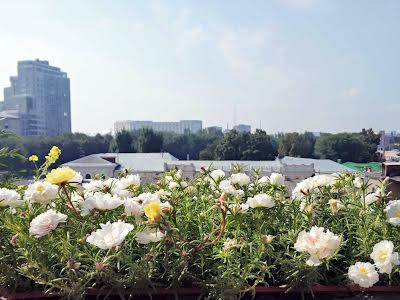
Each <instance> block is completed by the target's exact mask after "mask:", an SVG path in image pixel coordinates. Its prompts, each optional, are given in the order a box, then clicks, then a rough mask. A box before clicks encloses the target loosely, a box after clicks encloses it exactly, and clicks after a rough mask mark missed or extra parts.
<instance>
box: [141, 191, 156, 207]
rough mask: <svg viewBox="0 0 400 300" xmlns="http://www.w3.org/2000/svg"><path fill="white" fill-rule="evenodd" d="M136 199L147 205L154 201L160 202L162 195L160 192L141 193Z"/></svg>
mask: <svg viewBox="0 0 400 300" xmlns="http://www.w3.org/2000/svg"><path fill="white" fill-rule="evenodd" d="M135 200H137V201H138V202H139V203H142V204H143V205H145V204H147V203H150V202H154V201H156V202H160V197H159V195H158V193H141V194H140V195H139V196H137V197H135Z"/></svg>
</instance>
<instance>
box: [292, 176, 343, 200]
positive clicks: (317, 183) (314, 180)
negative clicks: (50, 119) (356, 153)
mask: <svg viewBox="0 0 400 300" xmlns="http://www.w3.org/2000/svg"><path fill="white" fill-rule="evenodd" d="M336 180H337V176H336V175H335V174H332V175H316V176H314V177H310V178H307V179H304V180H303V181H301V182H299V183H298V184H297V185H296V187H295V188H294V190H293V192H292V198H293V199H295V198H301V197H304V195H308V194H309V193H311V192H312V191H313V190H314V189H316V188H318V187H321V186H332V185H333V184H334V183H335V182H336Z"/></svg>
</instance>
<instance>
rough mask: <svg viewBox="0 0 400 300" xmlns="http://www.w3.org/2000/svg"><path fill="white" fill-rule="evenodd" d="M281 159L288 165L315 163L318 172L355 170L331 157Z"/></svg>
mask: <svg viewBox="0 0 400 300" xmlns="http://www.w3.org/2000/svg"><path fill="white" fill-rule="evenodd" d="M281 161H282V162H283V163H285V164H287V165H310V164H314V170H315V172H316V173H325V174H328V173H338V172H354V170H353V169H351V168H348V167H346V166H343V165H341V164H339V163H337V162H334V161H333V160H330V159H314V158H301V157H291V156H285V157H284V158H282V159H281Z"/></svg>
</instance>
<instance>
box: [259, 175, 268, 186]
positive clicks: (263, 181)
mask: <svg viewBox="0 0 400 300" xmlns="http://www.w3.org/2000/svg"><path fill="white" fill-rule="evenodd" d="M257 182H258V184H261V185H263V184H267V183H269V182H270V181H269V177H268V176H263V177H261V178H260V179H258V181H257Z"/></svg>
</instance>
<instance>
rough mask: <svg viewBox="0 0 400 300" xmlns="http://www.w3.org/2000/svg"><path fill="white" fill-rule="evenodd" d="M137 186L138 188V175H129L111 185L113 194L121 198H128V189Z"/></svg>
mask: <svg viewBox="0 0 400 300" xmlns="http://www.w3.org/2000/svg"><path fill="white" fill-rule="evenodd" d="M138 186H140V176H139V175H138V174H136V175H133V174H129V175H128V176H126V177H122V178H120V179H118V180H117V181H116V182H115V184H114V185H113V193H115V194H117V195H118V196H120V197H123V198H125V197H129V195H130V191H129V189H130V188H131V187H138Z"/></svg>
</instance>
